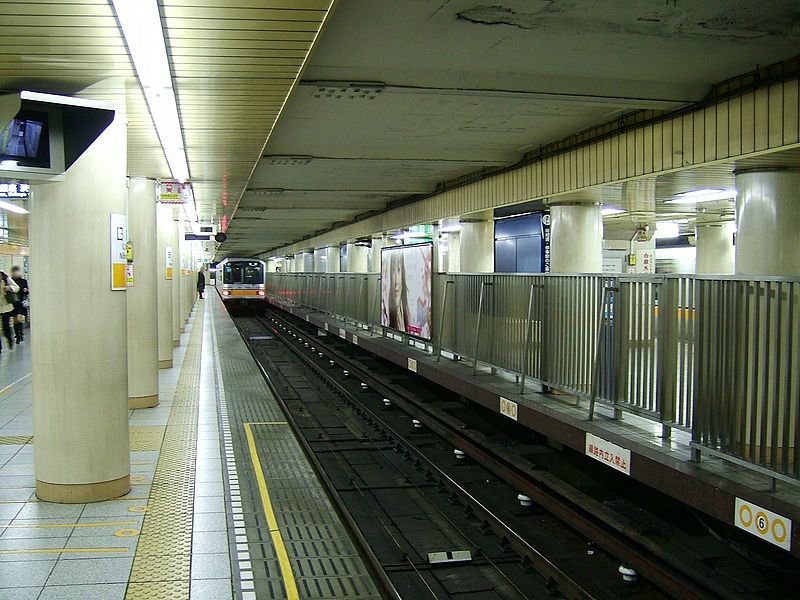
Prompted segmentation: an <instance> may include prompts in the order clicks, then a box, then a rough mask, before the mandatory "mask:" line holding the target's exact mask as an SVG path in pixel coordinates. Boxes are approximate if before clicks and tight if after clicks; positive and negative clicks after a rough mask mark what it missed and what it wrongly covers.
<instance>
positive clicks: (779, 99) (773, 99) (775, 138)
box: [767, 83, 785, 148]
mask: <svg viewBox="0 0 800 600" xmlns="http://www.w3.org/2000/svg"><path fill="white" fill-rule="evenodd" d="M768 102H769V114H768V115H767V119H768V120H767V143H768V147H769V148H775V147H776V146H782V145H783V144H784V143H785V142H784V139H783V138H784V136H783V114H784V113H783V105H784V102H785V95H784V84H783V83H780V84H778V85H774V86H772V87H770V88H769V95H768Z"/></svg>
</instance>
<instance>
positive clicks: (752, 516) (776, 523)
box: [733, 498, 792, 550]
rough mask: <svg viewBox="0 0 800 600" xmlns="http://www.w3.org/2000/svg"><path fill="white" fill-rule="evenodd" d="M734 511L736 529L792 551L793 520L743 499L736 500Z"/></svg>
mask: <svg viewBox="0 0 800 600" xmlns="http://www.w3.org/2000/svg"><path fill="white" fill-rule="evenodd" d="M734 510H735V512H734V516H733V524H734V525H736V527H738V528H739V529H743V530H745V531H746V532H747V533H750V534H752V535H754V536H756V537H757V538H761V539H762V540H764V541H766V542H769V543H770V544H774V545H775V546H778V547H779V548H783V549H784V550H791V549H792V520H791V519H788V518H786V517H784V516H783V515H779V514H778V513H774V512H772V511H771V510H767V509H766V508H762V507H761V506H758V505H757V504H753V503H752V502H748V501H747V500H743V499H742V498H736V506H735V509H734Z"/></svg>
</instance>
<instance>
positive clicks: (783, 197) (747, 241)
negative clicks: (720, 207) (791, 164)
mask: <svg viewBox="0 0 800 600" xmlns="http://www.w3.org/2000/svg"><path fill="white" fill-rule="evenodd" d="M735 179H736V191H737V193H738V195H737V198H736V226H737V234H736V252H735V254H736V261H735V267H736V274H737V275H784V276H795V275H800V235H798V232H800V210H798V201H799V200H800V170H798V169H791V170H789V169H787V170H772V171H742V172H737V173H736V177H735Z"/></svg>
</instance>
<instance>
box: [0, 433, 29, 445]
mask: <svg viewBox="0 0 800 600" xmlns="http://www.w3.org/2000/svg"><path fill="white" fill-rule="evenodd" d="M31 442H33V436H32V435H3V436H0V446H13V445H17V444H19V445H20V446H24V445H25V444H30V443H31Z"/></svg>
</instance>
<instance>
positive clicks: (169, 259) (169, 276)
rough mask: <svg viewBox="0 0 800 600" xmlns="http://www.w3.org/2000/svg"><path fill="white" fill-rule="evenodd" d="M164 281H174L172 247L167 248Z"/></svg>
mask: <svg viewBox="0 0 800 600" xmlns="http://www.w3.org/2000/svg"><path fill="white" fill-rule="evenodd" d="M164 279H172V246H167V247H166V253H165V256H164Z"/></svg>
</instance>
